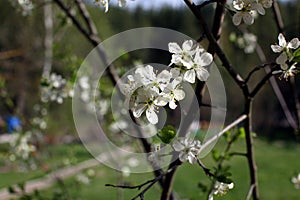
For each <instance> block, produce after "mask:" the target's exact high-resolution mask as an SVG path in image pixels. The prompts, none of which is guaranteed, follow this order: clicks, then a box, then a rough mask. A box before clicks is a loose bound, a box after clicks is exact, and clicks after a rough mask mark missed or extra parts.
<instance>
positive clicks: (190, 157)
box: [172, 138, 201, 164]
mask: <svg viewBox="0 0 300 200" xmlns="http://www.w3.org/2000/svg"><path fill="white" fill-rule="evenodd" d="M172 147H173V148H174V150H175V151H177V152H179V160H180V161H181V162H186V161H188V162H189V163H191V164H194V163H196V162H197V159H198V158H197V156H198V154H199V153H200V149H201V142H200V141H199V140H193V139H191V138H179V139H177V140H174V141H173V143H172Z"/></svg>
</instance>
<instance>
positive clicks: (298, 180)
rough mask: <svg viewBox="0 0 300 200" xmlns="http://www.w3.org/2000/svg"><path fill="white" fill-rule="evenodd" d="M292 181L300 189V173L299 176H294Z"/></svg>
mask: <svg viewBox="0 0 300 200" xmlns="http://www.w3.org/2000/svg"><path fill="white" fill-rule="evenodd" d="M291 181H292V183H294V185H295V188H296V189H300V173H299V174H298V176H295V177H292V179H291Z"/></svg>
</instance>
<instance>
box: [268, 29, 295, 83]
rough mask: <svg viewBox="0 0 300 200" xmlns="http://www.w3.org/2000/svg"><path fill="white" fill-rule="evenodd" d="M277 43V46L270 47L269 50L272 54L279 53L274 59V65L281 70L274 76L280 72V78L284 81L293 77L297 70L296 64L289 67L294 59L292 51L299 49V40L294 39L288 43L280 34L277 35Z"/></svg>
mask: <svg viewBox="0 0 300 200" xmlns="http://www.w3.org/2000/svg"><path fill="white" fill-rule="evenodd" d="M278 43H279V44H275V45H271V49H272V51H273V52H274V53H280V55H279V56H278V57H277V58H276V63H277V64H279V65H280V68H281V70H278V71H275V72H274V74H277V73H279V72H282V76H283V78H285V79H287V78H288V77H290V76H295V75H296V74H297V73H298V72H299V70H297V68H296V65H297V63H296V62H294V63H293V64H292V65H291V62H292V60H293V58H294V56H293V54H292V50H295V49H298V48H299V47H300V41H299V39H298V38H294V39H292V40H291V41H290V42H287V41H286V39H285V37H284V36H283V34H281V33H280V34H279V35H278Z"/></svg>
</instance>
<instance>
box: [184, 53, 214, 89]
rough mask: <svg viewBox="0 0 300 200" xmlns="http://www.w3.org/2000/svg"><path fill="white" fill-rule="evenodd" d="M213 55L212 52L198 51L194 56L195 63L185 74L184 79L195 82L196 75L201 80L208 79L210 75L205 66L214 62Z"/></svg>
mask: <svg viewBox="0 0 300 200" xmlns="http://www.w3.org/2000/svg"><path fill="white" fill-rule="evenodd" d="M212 61H213V57H212V55H211V54H210V53H207V52H204V53H200V52H197V53H196V55H195V58H194V64H193V65H192V67H191V69H188V70H187V71H186V72H185V73H184V76H183V79H184V80H185V81H187V82H190V83H195V79H196V76H197V78H198V79H199V80H200V81H206V80H207V79H208V77H209V72H208V70H207V69H206V68H205V66H208V65H210V64H211V63H212Z"/></svg>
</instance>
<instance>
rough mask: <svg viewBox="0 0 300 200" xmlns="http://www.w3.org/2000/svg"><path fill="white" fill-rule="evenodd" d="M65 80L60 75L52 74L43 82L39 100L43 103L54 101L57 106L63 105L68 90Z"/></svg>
mask: <svg viewBox="0 0 300 200" xmlns="http://www.w3.org/2000/svg"><path fill="white" fill-rule="evenodd" d="M66 83H67V82H66V79H64V78H63V77H62V76H61V75H58V74H56V73H52V74H51V75H50V76H49V77H48V78H46V79H45V80H44V84H43V85H42V88H41V93H42V94H41V95H42V97H41V99H42V101H43V102H49V101H55V102H57V103H59V104H61V103H63V99H65V98H67V97H68V89H67V84H66Z"/></svg>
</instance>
